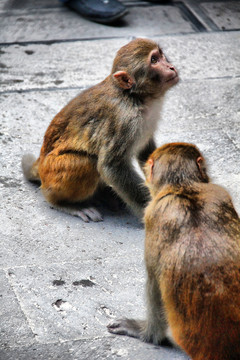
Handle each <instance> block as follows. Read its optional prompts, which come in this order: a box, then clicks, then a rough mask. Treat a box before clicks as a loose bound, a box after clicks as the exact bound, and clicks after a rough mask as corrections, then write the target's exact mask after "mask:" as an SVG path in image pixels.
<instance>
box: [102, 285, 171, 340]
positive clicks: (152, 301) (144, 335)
mask: <svg viewBox="0 0 240 360" xmlns="http://www.w3.org/2000/svg"><path fill="white" fill-rule="evenodd" d="M147 296H148V312H147V320H145V321H144V320H134V319H126V318H123V319H118V320H116V321H114V322H112V323H110V324H109V325H108V331H109V332H110V333H112V334H118V335H127V336H131V337H135V338H138V339H140V340H142V341H144V342H150V343H153V344H156V345H159V344H161V343H162V341H163V340H165V339H166V337H167V331H168V326H167V321H166V318H165V312H164V309H163V304H162V299H161V293H160V291H159V288H158V284H157V282H156V280H155V279H148V281H147ZM169 340H170V341H171V339H169Z"/></svg>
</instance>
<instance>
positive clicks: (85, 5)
mask: <svg viewBox="0 0 240 360" xmlns="http://www.w3.org/2000/svg"><path fill="white" fill-rule="evenodd" d="M66 5H67V6H68V7H70V8H71V9H73V10H75V11H77V12H78V13H79V14H81V15H82V16H84V17H86V18H87V19H89V20H92V21H96V22H99V23H102V24H109V23H112V22H113V21H115V20H117V19H119V18H120V17H122V16H123V15H125V14H126V13H127V9H126V7H125V6H124V5H123V4H121V3H120V2H119V1H118V0H69V1H67V2H66Z"/></svg>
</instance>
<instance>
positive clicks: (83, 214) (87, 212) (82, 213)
mask: <svg viewBox="0 0 240 360" xmlns="http://www.w3.org/2000/svg"><path fill="white" fill-rule="evenodd" d="M72 215H74V216H77V217H80V218H81V219H82V220H83V221H84V222H89V221H94V222H98V221H103V218H102V215H101V214H100V212H99V211H98V210H97V209H95V208H94V207H89V208H84V209H80V210H73V213H72Z"/></svg>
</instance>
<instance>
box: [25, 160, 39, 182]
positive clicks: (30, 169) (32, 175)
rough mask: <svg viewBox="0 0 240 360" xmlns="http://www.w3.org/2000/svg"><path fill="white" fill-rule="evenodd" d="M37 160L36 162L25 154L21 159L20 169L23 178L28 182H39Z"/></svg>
mask: <svg viewBox="0 0 240 360" xmlns="http://www.w3.org/2000/svg"><path fill="white" fill-rule="evenodd" d="M38 164H39V158H38V159H37V160H36V158H35V156H34V155H32V154H25V155H23V157H22V169H23V174H24V176H25V178H26V179H27V180H29V181H41V180H40V176H39V172H38Z"/></svg>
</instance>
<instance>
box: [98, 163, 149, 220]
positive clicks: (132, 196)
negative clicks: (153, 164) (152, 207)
mask: <svg viewBox="0 0 240 360" xmlns="http://www.w3.org/2000/svg"><path fill="white" fill-rule="evenodd" d="M98 171H99V173H100V175H101V177H102V179H103V180H104V182H105V183H106V184H108V185H110V186H112V188H113V190H115V191H116V193H117V194H118V195H119V196H120V198H121V199H122V200H123V201H124V202H125V203H127V204H128V205H129V206H130V208H132V210H133V211H134V212H135V213H136V214H137V215H138V216H142V215H143V210H144V208H145V206H146V205H147V202H148V201H149V199H150V194H149V190H148V189H147V188H146V187H145V186H144V182H143V179H142V178H141V177H140V176H139V175H138V174H137V172H136V171H135V170H134V169H133V166H132V164H130V163H129V162H128V161H126V160H125V159H124V158H123V159H118V158H112V159H111V160H110V159H109V158H107V159H105V158H104V159H101V158H99V161H98Z"/></svg>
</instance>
